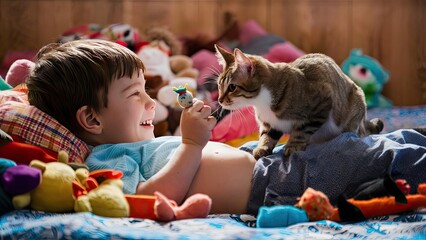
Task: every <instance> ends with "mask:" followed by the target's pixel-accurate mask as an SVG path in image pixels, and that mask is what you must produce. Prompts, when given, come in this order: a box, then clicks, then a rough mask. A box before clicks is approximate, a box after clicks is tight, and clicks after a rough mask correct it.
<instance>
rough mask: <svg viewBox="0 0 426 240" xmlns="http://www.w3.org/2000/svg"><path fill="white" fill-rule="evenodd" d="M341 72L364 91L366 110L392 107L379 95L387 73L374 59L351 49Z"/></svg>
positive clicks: (389, 102)
mask: <svg viewBox="0 0 426 240" xmlns="http://www.w3.org/2000/svg"><path fill="white" fill-rule="evenodd" d="M342 70H343V72H344V73H345V74H346V75H348V76H349V77H350V78H351V79H352V80H353V81H354V82H355V83H356V84H357V85H358V86H360V87H361V88H362V90H363V91H364V94H365V99H366V102H367V108H375V107H381V108H388V107H392V102H391V101H390V100H389V99H387V98H386V97H384V96H383V95H381V93H382V90H383V85H384V84H385V83H386V82H387V81H388V80H389V73H388V71H387V70H386V69H384V68H383V67H382V65H381V64H380V63H379V62H378V61H377V60H376V59H374V58H372V57H369V56H367V55H363V54H362V51H361V50H360V49H353V50H352V51H351V54H350V55H349V57H348V58H347V59H346V60H345V61H343V63H342Z"/></svg>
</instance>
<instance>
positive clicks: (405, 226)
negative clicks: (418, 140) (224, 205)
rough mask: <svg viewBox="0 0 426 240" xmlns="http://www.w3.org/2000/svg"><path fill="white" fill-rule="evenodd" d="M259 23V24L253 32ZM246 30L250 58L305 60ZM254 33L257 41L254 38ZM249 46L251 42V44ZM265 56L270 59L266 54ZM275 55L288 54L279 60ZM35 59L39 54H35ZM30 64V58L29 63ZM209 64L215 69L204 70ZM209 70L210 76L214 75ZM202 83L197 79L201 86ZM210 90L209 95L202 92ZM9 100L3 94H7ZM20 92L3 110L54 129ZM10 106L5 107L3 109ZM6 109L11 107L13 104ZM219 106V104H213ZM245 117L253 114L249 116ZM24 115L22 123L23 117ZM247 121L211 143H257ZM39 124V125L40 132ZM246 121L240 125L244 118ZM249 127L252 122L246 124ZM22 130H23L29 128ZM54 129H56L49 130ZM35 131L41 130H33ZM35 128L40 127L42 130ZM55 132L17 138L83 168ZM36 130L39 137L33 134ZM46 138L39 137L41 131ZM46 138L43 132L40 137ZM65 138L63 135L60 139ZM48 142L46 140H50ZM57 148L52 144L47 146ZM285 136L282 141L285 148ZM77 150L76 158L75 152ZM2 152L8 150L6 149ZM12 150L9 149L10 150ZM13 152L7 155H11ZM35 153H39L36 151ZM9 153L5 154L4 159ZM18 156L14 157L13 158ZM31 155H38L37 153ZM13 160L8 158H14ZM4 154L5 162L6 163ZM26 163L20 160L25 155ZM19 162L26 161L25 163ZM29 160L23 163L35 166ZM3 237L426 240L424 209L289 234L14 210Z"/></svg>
mask: <svg viewBox="0 0 426 240" xmlns="http://www.w3.org/2000/svg"><path fill="white" fill-rule="evenodd" d="M253 24H254V25H253ZM247 26H248V28H250V29H251V31H253V32H251V33H248V34H247V35H250V37H249V38H250V39H256V41H255V42H252V43H253V45H246V48H245V51H247V52H250V51H254V52H252V53H254V54H261V53H263V54H264V55H265V56H267V57H269V58H271V59H272V60H273V61H291V60H292V59H294V58H296V57H298V56H300V55H301V54H303V52H301V51H300V50H299V49H297V48H296V47H295V46H294V45H292V44H291V43H289V42H286V41H285V40H284V39H282V38H280V37H277V36H270V35H265V32H264V31H263V30H262V29H258V28H257V26H256V24H255V23H253V22H250V23H249V24H248V25H247ZM253 34H254V35H253ZM246 41H248V40H246ZM265 42H266V43H267V44H270V45H271V44H272V45H274V47H275V48H274V49H273V50H271V49H266V50H265V49H261V48H260V47H259V45H257V44H259V43H263V46H264V44H265ZM265 51H266V52H265ZM276 53H285V54H279V55H276ZM31 54H34V53H31ZM29 59H30V58H29ZM192 59H193V60H194V67H197V68H198V70H199V71H200V73H202V75H200V76H201V77H202V78H205V77H206V76H207V75H208V73H207V72H206V71H207V70H206V69H203V68H204V67H207V68H208V67H209V66H212V65H215V64H216V63H217V61H216V60H215V58H214V54H213V55H212V53H209V52H207V51H203V50H201V51H200V52H198V53H196V54H194V55H192ZM209 61H212V62H210V63H211V64H206V63H208V62H209ZM209 70H210V71H211V69H209ZM203 81H205V79H201V78H200V79H197V82H198V83H200V85H202V86H204V87H205V86H206V85H205V84H202V82H203ZM198 91H199V93H201V94H204V96H208V97H209V99H205V100H206V102H210V103H211V104H214V103H215V100H214V96H215V93H214V91H211V89H205V88H204V89H198ZM203 91H206V92H203ZM3 93H4V92H3ZM22 94H23V92H18V93H14V94H12V96H11V95H8V96H6V97H5V96H2V98H0V102H1V103H2V104H1V105H0V106H1V109H0V112H1V111H6V110H7V111H10V109H11V108H14V109H16V108H18V109H19V111H17V112H15V113H16V114H15V115H14V117H19V118H20V119H24V120H22V121H29V120H28V119H26V118H27V117H28V115H31V114H32V115H31V116H30V117H29V118H30V119H31V121H32V122H33V125H32V128H33V127H34V126H37V127H40V128H45V126H46V125H47V126H49V124H52V123H51V122H50V121H48V123H46V120H45V119H44V118H43V117H40V114H39V113H38V112H37V111H35V110H33V109H28V108H27V107H25V106H23V105H22V104H25V103H26V102H25V101H26V99H25V97H23V95H22ZM10 101H13V102H18V103H19V104H17V105H19V107H16V106H14V105H13V104H11V103H10ZM5 103H6V104H5ZM8 104H9V105H8ZM212 106H213V107H214V105H212ZM246 111H248V112H247V113H252V110H250V109H246ZM23 116H24V117H23ZM247 116H252V115H250V114H248V115H246V117H245V119H244V121H246V122H245V123H241V124H245V126H246V127H245V128H241V127H240V126H241V125H240V124H235V123H236V122H235V120H236V119H235V118H234V120H233V121H234V122H233V124H230V121H231V120H230V119H229V118H231V116H230V115H227V116H224V117H223V118H222V119H221V120H220V122H219V123H221V125H218V127H217V128H215V129H214V131H213V136H212V140H214V141H221V142H226V143H228V144H230V145H233V146H240V145H241V144H242V143H244V142H247V141H250V140H256V138H257V135H256V132H257V130H256V128H254V127H247V126H250V125H251V124H255V121H254V118H253V117H247ZM368 116H369V118H376V117H378V118H380V119H382V120H383V121H384V123H385V127H384V130H383V131H384V132H391V131H394V130H397V129H401V128H413V127H426V106H410V107H406V106H394V107H391V108H373V109H369V110H368ZM40 118H42V120H40ZM0 119H1V121H0V125H1V126H2V129H6V130H9V131H10V129H21V130H22V129H23V128H26V129H28V125H25V124H22V125H21V126H17V125H19V123H21V122H22V121H17V120H16V119H15V118H11V119H8V118H6V117H5V115H0ZM34 119H36V120H35V122H38V123H40V124H38V125H35V124H34ZM239 119H241V118H239ZM247 121H248V122H247ZM24 125H25V126H24ZM50 126H52V125H50ZM34 129H36V128H34ZM37 129H38V128H37ZM51 129H53V132H55V134H56V135H55V138H53V139H55V141H54V144H46V143H45V142H44V141H42V140H40V139H46V138H49V139H51V136H50V135H49V133H46V132H43V134H40V135H37V137H38V139H34V137H33V135H35V134H34V131H21V130H19V131H18V130H16V131H12V133H13V134H12V135H13V137H14V140H15V141H21V142H23V143H24V144H28V145H36V146H39V147H40V148H37V149H36V151H38V154H42V155H41V156H44V157H45V159H46V161H47V160H49V159H50V160H51V159H52V158H48V156H50V157H52V156H53V155H54V154H55V153H56V152H57V151H58V150H59V149H64V148H66V149H67V150H68V151H69V152H71V153H73V154H74V155H72V154H71V157H72V159H74V160H73V161H75V162H77V163H82V162H84V157H85V156H87V154H88V152H89V149H87V147H86V146H85V145H84V144H82V143H81V142H80V141H78V140H76V139H75V137H73V136H70V133H69V132H67V130H66V129H62V128H61V126H57V125H55V126H54V127H51ZM36 131H38V130H36ZM40 131H41V130H40ZM43 131H44V130H43ZM58 132H60V133H61V135H60V136H58V135H57V133H58ZM48 135H49V136H48ZM50 141H52V140H50ZM285 141H286V137H284V138H283V139H282V142H283V143H285ZM76 149H78V151H77V150H76ZM3 150H4V149H3ZM6 150H7V149H6ZM9 150H10V149H9ZM34 151H35V150H34ZM4 152H5V151H3V152H1V153H4ZM15 153H16V152H15ZM32 153H34V152H32ZM9 154H10V153H9ZM4 156H5V155H2V157H4ZM20 156H21V157H22V155H20ZM21 160H22V159H21ZM30 160H31V159H26V161H30ZM0 238H1V239H38V238H43V239H312V238H318V239H348V238H374V239H381V238H388V239H426V209H424V208H422V209H418V210H416V211H411V212H404V213H400V214H396V215H384V216H379V217H374V218H370V219H368V220H366V221H358V222H333V221H328V220H321V221H313V222H302V223H298V224H294V225H290V226H286V227H276V228H258V227H256V217H255V216H253V215H248V214H242V215H239V214H211V215H208V217H207V218H197V219H186V220H178V221H171V222H167V223H164V222H158V221H154V220H150V219H143V218H107V217H102V216H98V215H95V214H93V213H89V212H85V213H66V214H59V213H50V212H42V211H35V210H29V209H25V210H19V211H10V212H8V213H5V214H3V215H1V216H0Z"/></svg>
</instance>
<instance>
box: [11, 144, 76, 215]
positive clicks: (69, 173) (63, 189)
mask: <svg viewBox="0 0 426 240" xmlns="http://www.w3.org/2000/svg"><path fill="white" fill-rule="evenodd" d="M67 163H68V154H67V153H66V152H64V151H60V152H59V153H58V162H50V163H44V162H42V161H39V160H33V161H31V163H30V166H31V167H34V168H37V169H40V170H41V172H42V175H41V183H40V185H39V186H38V187H37V188H36V189H34V190H33V191H31V192H27V193H23V194H20V195H16V196H14V197H13V204H14V207H15V208H16V209H22V208H24V207H27V206H31V208H32V209H34V210H39V211H46V212H58V213H60V212H72V211H73V209H74V198H73V195H72V193H73V192H72V182H73V181H74V180H75V179H76V173H75V171H74V169H73V168H72V167H71V166H69V165H68V164H67Z"/></svg>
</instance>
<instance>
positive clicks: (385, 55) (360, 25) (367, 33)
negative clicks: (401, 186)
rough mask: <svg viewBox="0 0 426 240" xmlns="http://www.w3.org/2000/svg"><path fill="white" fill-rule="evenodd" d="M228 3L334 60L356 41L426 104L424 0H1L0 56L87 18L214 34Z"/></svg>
mask: <svg viewBox="0 0 426 240" xmlns="http://www.w3.org/2000/svg"><path fill="white" fill-rule="evenodd" d="M227 11H230V12H232V13H234V14H235V15H236V16H237V18H238V20H239V21H240V22H241V23H242V22H244V21H245V20H248V19H255V20H256V21H258V22H259V23H260V24H261V25H262V26H263V27H264V28H265V29H266V30H267V31H269V32H271V33H274V34H278V35H280V36H282V37H284V38H286V39H287V40H289V41H291V42H292V43H293V44H295V45H296V46H298V47H299V48H300V49H302V50H303V51H305V52H322V53H325V54H327V55H329V56H331V57H333V58H334V59H335V60H336V62H338V63H341V62H342V61H343V60H344V59H345V58H346V57H347V56H348V55H349V52H350V50H351V49H352V48H361V49H362V50H363V52H364V53H365V54H368V55H370V56H372V57H374V58H376V59H378V60H379V61H380V62H381V63H382V65H383V66H384V67H385V68H386V69H388V70H389V71H390V73H391V79H390V81H389V83H388V84H386V85H385V89H384V95H386V96H387V97H389V98H391V99H392V100H393V102H394V103H395V105H419V104H426V91H425V90H426V31H425V26H426V1H424V0H151V1H149V0H0V30H1V31H0V32H1V33H0V58H3V56H4V55H5V53H6V52H7V51H8V50H25V49H38V48H40V47H41V46H43V45H44V44H46V43H49V42H52V41H55V39H56V37H57V36H58V35H60V34H61V33H62V32H64V31H65V30H67V29H69V28H71V27H73V26H76V25H79V24H85V23H98V24H110V23H118V22H121V23H128V24H131V25H133V26H135V27H136V28H138V29H146V28H147V27H149V26H152V25H161V26H168V27H169V28H170V29H171V30H172V31H173V32H174V33H176V34H177V35H192V34H196V33H200V32H201V33H204V34H207V35H209V36H212V37H214V36H217V35H218V34H219V33H221V31H222V29H223V14H224V13H225V12H227Z"/></svg>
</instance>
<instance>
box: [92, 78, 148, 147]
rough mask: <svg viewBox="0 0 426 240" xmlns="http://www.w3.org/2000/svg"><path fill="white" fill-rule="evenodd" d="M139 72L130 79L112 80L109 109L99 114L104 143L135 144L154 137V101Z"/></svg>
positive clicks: (109, 92) (104, 109)
mask: <svg viewBox="0 0 426 240" xmlns="http://www.w3.org/2000/svg"><path fill="white" fill-rule="evenodd" d="M145 82H146V81H145V78H144V76H143V73H142V71H140V72H139V75H138V74H137V73H135V74H134V75H133V76H132V78H129V77H123V78H120V79H118V80H115V81H112V83H111V86H110V88H109V91H108V107H107V108H103V109H102V110H101V111H100V114H99V117H100V119H101V124H102V133H101V134H102V135H103V136H102V138H103V140H104V142H105V143H122V142H137V141H143V140H148V139H152V138H154V126H153V125H152V120H153V119H154V115H155V112H154V110H155V102H154V100H153V99H152V98H151V97H149V96H148V94H147V93H146V91H145Z"/></svg>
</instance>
